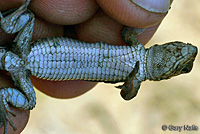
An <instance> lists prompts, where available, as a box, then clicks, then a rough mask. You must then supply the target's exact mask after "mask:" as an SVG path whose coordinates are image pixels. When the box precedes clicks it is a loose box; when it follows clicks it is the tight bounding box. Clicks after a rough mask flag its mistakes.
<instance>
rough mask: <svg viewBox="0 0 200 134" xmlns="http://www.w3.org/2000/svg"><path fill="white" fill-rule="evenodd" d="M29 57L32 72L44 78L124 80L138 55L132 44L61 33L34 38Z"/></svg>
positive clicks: (28, 66) (28, 64)
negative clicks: (87, 40) (80, 38)
mask: <svg viewBox="0 0 200 134" xmlns="http://www.w3.org/2000/svg"><path fill="white" fill-rule="evenodd" d="M26 61H27V69H29V70H30V71H31V73H32V75H34V76H36V77H39V78H43V79H48V80H93V81H123V80H125V79H126V77H127V76H128V74H129V73H130V72H131V71H132V70H133V67H134V64H135V62H136V59H134V56H133V53H132V49H131V47H127V46H111V45H107V44H105V43H103V42H98V43H92V44H91V43H90V44H89V43H84V42H80V41H77V40H72V39H69V38H62V37H60V38H59V37H58V38H54V39H53V40H51V38H46V39H43V40H38V41H36V42H34V43H33V44H32V47H31V51H30V53H29V55H28V56H27V60H26Z"/></svg>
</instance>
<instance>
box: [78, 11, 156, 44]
mask: <svg viewBox="0 0 200 134" xmlns="http://www.w3.org/2000/svg"><path fill="white" fill-rule="evenodd" d="M158 26H159V24H157V25H155V26H152V27H149V28H147V29H146V30H145V31H144V32H143V33H141V34H140V35H138V36H136V37H137V38H138V39H139V41H140V42H141V43H142V44H143V45H145V44H146V43H147V42H148V41H149V40H150V38H151V37H152V36H153V34H154V33H155V31H156V29H157V28H158ZM122 28H123V25H122V24H120V23H118V22H116V21H115V20H114V19H112V18H111V17H110V16H108V15H106V14H105V13H104V12H103V11H99V12H98V13H97V14H95V15H94V16H93V17H92V18H91V19H90V20H88V21H86V22H84V23H82V24H80V25H78V26H77V27H76V31H77V37H78V39H80V40H84V41H87V42H96V41H105V42H107V43H109V44H113V45H122V44H124V45H125V43H124V42H123V41H122V38H121V29H122ZM85 33H87V34H85Z"/></svg>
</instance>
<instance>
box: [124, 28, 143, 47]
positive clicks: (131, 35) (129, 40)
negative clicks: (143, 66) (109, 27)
mask: <svg viewBox="0 0 200 134" xmlns="http://www.w3.org/2000/svg"><path fill="white" fill-rule="evenodd" d="M144 30H145V28H132V27H128V26H124V28H123V29H122V31H121V36H122V39H123V40H124V42H125V43H126V44H127V45H128V46H137V45H138V44H140V42H139V40H138V39H137V38H136V37H135V36H137V35H139V34H141V33H142V32H143V31H144Z"/></svg>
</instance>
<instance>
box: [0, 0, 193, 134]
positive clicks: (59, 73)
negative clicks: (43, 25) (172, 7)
mask: <svg viewBox="0 0 200 134" xmlns="http://www.w3.org/2000/svg"><path fill="white" fill-rule="evenodd" d="M29 2H30V0H27V1H26V2H25V3H24V4H23V5H22V6H21V7H20V8H19V9H17V10H15V11H13V12H11V11H7V12H6V13H4V15H2V14H1V13H0V17H1V29H2V30H3V31H4V32H6V33H9V34H13V33H16V32H18V34H17V36H16V38H15V39H14V41H13V44H14V45H12V48H11V49H9V48H6V47H3V46H2V47H0V61H1V62H0V69H1V70H6V71H8V72H9V73H10V74H11V76H12V79H13V81H14V83H15V86H16V88H10V87H5V88H2V89H1V90H0V127H2V126H4V131H5V132H4V133H7V125H8V123H9V124H10V125H11V126H12V127H13V129H14V130H16V127H15V125H14V124H13V123H12V121H11V120H10V117H9V113H11V114H12V115H15V113H13V112H12V111H11V110H10V109H9V106H8V103H9V104H11V105H13V106H14V107H17V108H21V109H25V110H31V109H33V108H34V107H35V104H36V97H35V91H34V89H33V86H32V83H31V81H30V75H34V76H36V77H38V78H43V79H48V80H56V81H58V80H88V81H102V82H111V83H116V82H125V83H124V84H123V85H122V86H118V88H120V89H122V90H121V95H122V97H123V98H124V99H125V100H129V99H132V98H133V97H134V96H136V94H137V92H138V90H139V87H140V84H141V82H142V81H145V80H147V79H149V80H154V81H159V80H163V79H169V78H171V77H173V76H177V75H179V74H183V73H188V72H190V71H191V69H192V66H193V61H194V59H195V57H196V54H197V48H196V47H195V46H192V45H191V44H185V43H182V42H170V43H166V44H164V45H154V46H152V47H150V48H149V49H145V48H144V47H143V45H141V44H140V43H139V41H138V40H137V39H136V38H135V37H134V35H135V34H137V30H135V29H132V28H128V27H125V28H124V29H123V30H122V38H123V40H124V41H125V42H126V44H127V45H128V46H113V45H109V44H106V43H104V42H96V43H86V42H81V41H79V40H74V39H70V38H66V37H53V38H44V39H39V40H37V41H35V42H31V39H32V32H33V25H34V15H33V13H32V12H31V11H30V10H28V9H27V6H28V5H29ZM3 16H6V17H3ZM138 31H139V30H138Z"/></svg>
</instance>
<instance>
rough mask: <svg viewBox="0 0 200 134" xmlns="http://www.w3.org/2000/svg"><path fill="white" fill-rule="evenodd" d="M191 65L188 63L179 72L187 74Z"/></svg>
mask: <svg viewBox="0 0 200 134" xmlns="http://www.w3.org/2000/svg"><path fill="white" fill-rule="evenodd" d="M192 66H193V63H192V62H189V63H188V64H187V65H186V66H185V67H184V68H183V69H182V70H181V71H182V72H183V73H189V72H190V71H191V70H192Z"/></svg>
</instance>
